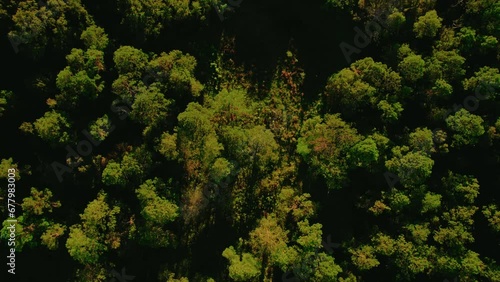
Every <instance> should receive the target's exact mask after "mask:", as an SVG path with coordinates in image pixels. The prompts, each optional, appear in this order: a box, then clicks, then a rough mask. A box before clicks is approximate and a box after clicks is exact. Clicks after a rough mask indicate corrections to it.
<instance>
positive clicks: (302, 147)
mask: <svg viewBox="0 0 500 282" xmlns="http://www.w3.org/2000/svg"><path fill="white" fill-rule="evenodd" d="M360 139H361V138H360V136H359V135H358V134H357V131H356V129H354V128H352V127H351V126H350V125H348V124H347V123H346V122H344V121H343V120H342V119H341V118H340V117H339V115H325V118H324V119H322V118H320V117H319V116H316V117H314V118H310V119H308V120H306V121H305V122H304V124H303V125H302V129H301V133H300V137H299V139H298V143H297V152H298V153H299V154H300V155H301V156H302V157H303V158H304V160H305V161H306V162H307V163H308V164H309V165H311V166H312V168H314V170H315V171H316V173H317V174H318V175H321V176H323V177H324V178H325V179H326V181H327V183H328V186H329V188H340V187H341V185H342V183H343V182H344V181H345V180H346V179H345V177H346V172H347V171H346V170H347V168H348V166H347V163H346V160H345V158H343V156H345V155H346V154H347V152H348V151H349V150H350V149H351V147H352V146H354V145H355V144H356V143H358V142H359V141H360Z"/></svg>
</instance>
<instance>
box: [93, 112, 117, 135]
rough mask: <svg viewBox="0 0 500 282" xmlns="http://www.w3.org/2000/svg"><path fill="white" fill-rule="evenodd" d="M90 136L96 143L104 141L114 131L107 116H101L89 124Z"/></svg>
mask: <svg viewBox="0 0 500 282" xmlns="http://www.w3.org/2000/svg"><path fill="white" fill-rule="evenodd" d="M89 127H90V131H89V133H90V135H92V137H93V138H94V139H96V140H98V141H104V140H105V139H106V137H108V135H109V133H110V132H111V131H112V130H113V129H114V126H113V125H112V122H111V120H110V119H109V117H108V115H103V116H102V117H100V118H98V119H97V120H95V121H93V122H92V123H91V124H90V126H89Z"/></svg>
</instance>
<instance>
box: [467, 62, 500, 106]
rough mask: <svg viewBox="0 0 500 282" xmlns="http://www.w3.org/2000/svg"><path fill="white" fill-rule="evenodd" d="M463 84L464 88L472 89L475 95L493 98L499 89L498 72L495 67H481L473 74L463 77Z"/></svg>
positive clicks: (499, 79) (499, 76) (499, 74)
mask: <svg viewBox="0 0 500 282" xmlns="http://www.w3.org/2000/svg"><path fill="white" fill-rule="evenodd" d="M463 85H464V89H465V90H467V91H474V94H476V97H479V98H481V99H488V98H490V99H495V97H496V95H497V91H498V89H500V72H499V70H498V69H497V68H491V67H488V66H485V67H482V68H480V69H479V71H477V72H475V73H474V76H472V77H471V78H468V79H465V80H464V81H463ZM478 94H479V95H478Z"/></svg>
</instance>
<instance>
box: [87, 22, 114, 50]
mask: <svg viewBox="0 0 500 282" xmlns="http://www.w3.org/2000/svg"><path fill="white" fill-rule="evenodd" d="M80 39H81V40H82V41H83V43H84V44H85V47H86V48H87V49H96V50H101V51H103V50H104V49H106V47H107V46H108V43H109V38H108V35H107V34H106V32H105V31H104V28H102V27H99V26H96V25H91V26H89V27H87V28H86V29H85V30H84V31H83V32H82V35H81V36H80Z"/></svg>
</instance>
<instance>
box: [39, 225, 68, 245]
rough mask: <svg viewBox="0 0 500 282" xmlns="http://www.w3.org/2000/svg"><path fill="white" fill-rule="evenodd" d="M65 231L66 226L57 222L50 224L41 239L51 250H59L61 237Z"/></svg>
mask: <svg viewBox="0 0 500 282" xmlns="http://www.w3.org/2000/svg"><path fill="white" fill-rule="evenodd" d="M65 232H66V226H64V225H61V224H59V223H56V224H53V225H51V226H49V227H48V228H47V230H45V232H44V233H43V234H42V236H41V237H40V239H41V240H42V244H43V245H45V246H46V247H47V248H48V249H49V250H51V251H53V250H57V248H59V239H60V237H61V236H63V235H64V233H65Z"/></svg>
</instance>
